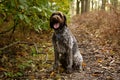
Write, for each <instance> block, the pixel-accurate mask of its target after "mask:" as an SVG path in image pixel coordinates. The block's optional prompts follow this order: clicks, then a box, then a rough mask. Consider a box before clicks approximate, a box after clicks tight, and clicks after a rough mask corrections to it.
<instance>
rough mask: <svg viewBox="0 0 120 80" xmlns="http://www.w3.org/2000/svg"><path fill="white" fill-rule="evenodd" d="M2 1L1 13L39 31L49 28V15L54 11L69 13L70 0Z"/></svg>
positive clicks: (19, 24) (16, 22) (18, 23)
mask: <svg viewBox="0 0 120 80" xmlns="http://www.w3.org/2000/svg"><path fill="white" fill-rule="evenodd" d="M0 2H1V3H0V13H1V14H2V15H4V18H6V17H9V16H12V20H13V21H14V23H15V24H17V25H18V26H20V27H24V26H27V28H29V29H31V28H32V29H33V28H34V29H35V30H36V31H38V32H39V31H40V30H48V29H49V17H50V15H51V13H52V12H53V11H58V10H59V11H62V12H64V13H66V14H67V13H68V11H69V2H70V0H57V1H56V0H1V1H0ZM0 18H1V17H0ZM1 22H2V20H1V19H0V23H1ZM21 25H22V26H21Z"/></svg>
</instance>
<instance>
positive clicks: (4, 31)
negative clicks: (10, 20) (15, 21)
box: [0, 26, 14, 34]
mask: <svg viewBox="0 0 120 80" xmlns="http://www.w3.org/2000/svg"><path fill="white" fill-rule="evenodd" d="M13 28H14V26H13V27H11V28H10V29H8V30H6V31H3V32H0V34H5V33H7V32H9V31H11V30H12V29H13Z"/></svg>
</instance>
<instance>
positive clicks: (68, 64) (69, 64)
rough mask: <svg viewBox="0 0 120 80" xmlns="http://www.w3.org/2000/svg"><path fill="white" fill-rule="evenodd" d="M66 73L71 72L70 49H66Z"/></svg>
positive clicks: (71, 57)
mask: <svg viewBox="0 0 120 80" xmlns="http://www.w3.org/2000/svg"><path fill="white" fill-rule="evenodd" d="M66 55H67V73H71V72H72V65H73V54H72V48H70V47H69V48H68V49H67V54H66Z"/></svg>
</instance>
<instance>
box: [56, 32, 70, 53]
mask: <svg viewBox="0 0 120 80" xmlns="http://www.w3.org/2000/svg"><path fill="white" fill-rule="evenodd" d="M67 44H68V39H67V38H66V36H63V35H59V34H58V35H56V48H57V50H58V52H59V53H65V52H66V45H67Z"/></svg>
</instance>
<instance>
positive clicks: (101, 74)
mask: <svg viewBox="0 0 120 80" xmlns="http://www.w3.org/2000/svg"><path fill="white" fill-rule="evenodd" d="M55 11H61V12H63V13H64V14H65V15H66V17H67V23H68V27H69V28H70V29H71V31H72V32H73V34H74V35H75V37H76V39H77V41H78V45H79V49H80V51H81V54H82V55H83V59H84V63H83V69H84V70H83V72H81V73H77V72H73V73H72V74H66V73H64V70H63V69H62V68H59V71H52V70H51V69H52V67H53V63H54V50H53V46H52V42H51V37H52V33H53V30H52V29H51V28H50V26H49V17H50V15H51V14H52V13H53V12H55ZM119 35H120V0H30V1H29V0H0V79H1V80H19V79H20V80H27V79H28V80H32V79H37V80H120V77H119V76H120V66H119V65H120V36H119Z"/></svg>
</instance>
